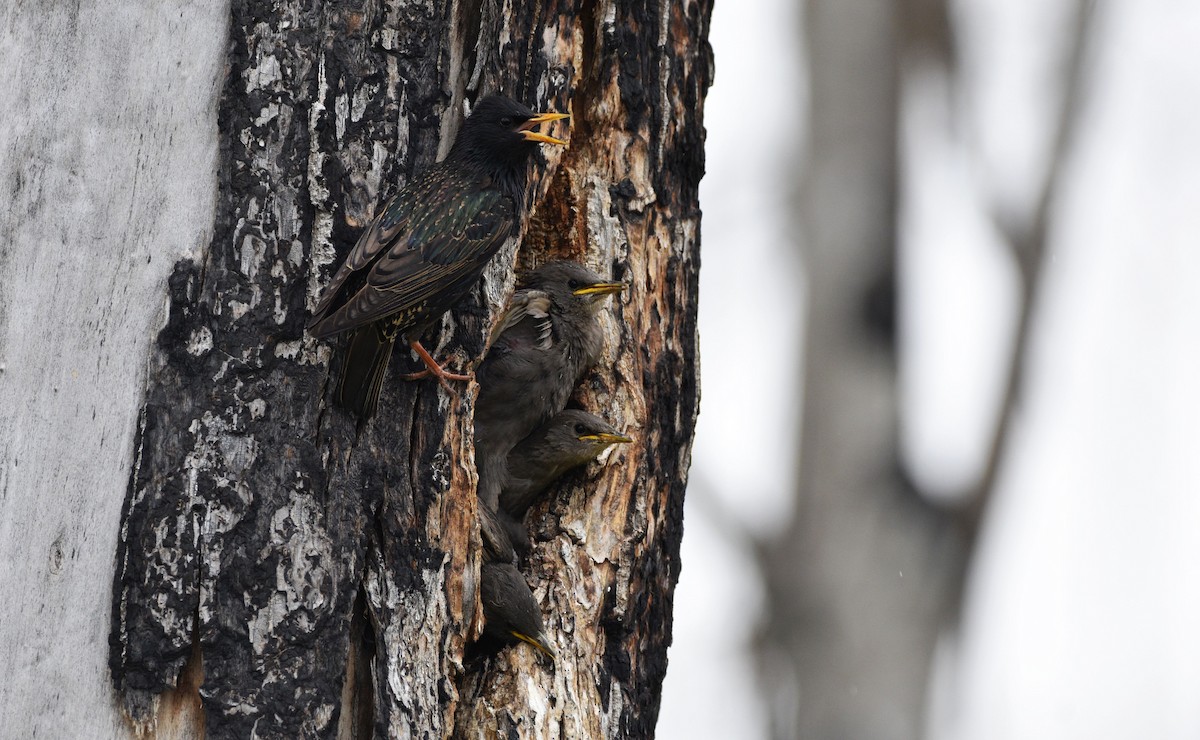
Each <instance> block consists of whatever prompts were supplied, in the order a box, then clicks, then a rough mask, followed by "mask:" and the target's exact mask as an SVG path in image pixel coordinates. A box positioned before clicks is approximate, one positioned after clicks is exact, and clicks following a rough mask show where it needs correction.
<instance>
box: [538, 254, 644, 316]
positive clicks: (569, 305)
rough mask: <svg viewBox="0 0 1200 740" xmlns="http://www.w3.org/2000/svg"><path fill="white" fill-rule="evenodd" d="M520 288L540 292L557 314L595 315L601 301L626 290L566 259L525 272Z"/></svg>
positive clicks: (622, 284) (623, 285)
mask: <svg viewBox="0 0 1200 740" xmlns="http://www.w3.org/2000/svg"><path fill="white" fill-rule="evenodd" d="M518 283H519V284H518V287H519V288H521V289H526V290H527V289H533V290H540V291H542V292H544V293H546V294H547V295H548V296H549V297H550V303H551V306H552V308H551V312H552V313H556V314H558V315H560V316H561V315H571V314H581V313H587V314H595V313H597V312H599V310H600V308H601V307H602V306H603V305H604V299H605V298H607V297H608V296H610V295H613V294H614V293H620V292H621V291H622V290H624V289H625V284H624V283H620V282H615V281H612V280H605V279H604V278H602V277H600V276H599V275H597V274H596V273H595V272H593V271H592V270H591V269H590V268H588V267H586V266H584V265H581V264H579V263H578V262H570V261H567V260H556V261H554V262H547V263H546V264H544V265H542V266H541V267H538V268H537V269H535V270H532V271H530V272H527V273H525V274H524V275H522V276H521V278H520V280H519V281H518Z"/></svg>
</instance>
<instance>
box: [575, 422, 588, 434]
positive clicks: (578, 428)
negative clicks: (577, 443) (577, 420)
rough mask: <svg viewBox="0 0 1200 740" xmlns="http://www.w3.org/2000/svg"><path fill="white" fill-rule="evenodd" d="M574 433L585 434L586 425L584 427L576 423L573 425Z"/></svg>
mask: <svg viewBox="0 0 1200 740" xmlns="http://www.w3.org/2000/svg"><path fill="white" fill-rule="evenodd" d="M575 433H576V434H578V435H580V436H582V435H584V434H587V427H585V426H584V425H582V424H576V425H575Z"/></svg>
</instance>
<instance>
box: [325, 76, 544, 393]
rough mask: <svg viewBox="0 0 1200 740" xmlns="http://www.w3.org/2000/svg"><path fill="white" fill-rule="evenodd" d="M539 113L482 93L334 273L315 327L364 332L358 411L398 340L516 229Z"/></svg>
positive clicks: (351, 374)
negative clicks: (434, 158)
mask: <svg viewBox="0 0 1200 740" xmlns="http://www.w3.org/2000/svg"><path fill="white" fill-rule="evenodd" d="M537 115H538V114H535V113H534V112H533V111H531V110H529V109H528V108H526V107H525V106H523V105H520V104H519V103H516V102H514V101H512V100H508V99H507V98H502V97H499V96H491V97H488V98H484V99H483V100H481V101H480V102H479V103H478V104H477V105H476V106H475V110H474V111H473V112H472V114H471V116H470V117H469V118H467V120H466V121H465V122H464V124H463V127H462V129H461V130H460V131H459V134H458V137H457V138H456V139H455V143H454V146H453V148H452V149H451V150H450V153H449V154H448V155H447V157H446V158H445V159H444V160H442V161H441V162H439V163H437V164H435V165H433V166H432V167H430V168H429V169H428V170H426V171H424V172H423V173H421V174H419V175H417V176H416V177H413V178H412V179H411V180H410V181H409V182H408V184H407V185H406V186H405V187H404V188H403V189H402V190H401V191H400V192H399V193H397V194H396V195H395V196H393V197H392V199H391V200H390V201H388V203H387V205H386V206H385V207H384V208H383V209H381V211H380V212H379V213H378V215H377V216H376V217H375V219H374V221H372V222H371V224H370V226H368V227H367V229H366V231H364V232H363V234H362V236H361V237H360V238H359V240H358V242H357V243H356V244H355V246H354V248H353V249H352V250H351V252H350V254H349V255H348V256H347V257H346V260H345V261H344V262H343V263H342V265H341V267H340V268H339V269H338V271H337V273H335V274H334V276H333V279H332V280H331V281H330V283H329V286H328V287H327V288H326V290H325V293H324V295H323V297H322V299H321V302H320V304H319V305H318V306H317V309H316V311H314V313H313V318H312V321H311V323H310V325H309V329H310V331H311V333H312V334H313V336H315V337H318V338H320V337H327V336H331V335H334V334H338V333H340V332H345V331H351V330H355V331H356V336H355V337H354V339H353V340H352V341H351V344H350V349H349V352H348V355H347V359H346V369H345V371H344V374H343V378H342V385H341V387H340V388H339V399H340V400H341V401H342V402H343V405H346V406H347V407H348V408H351V409H352V410H354V411H356V412H357V413H359V415H360V416H364V417H366V416H370V414H371V412H373V410H374V407H375V403H376V402H377V400H378V395H379V385H380V383H381V382H382V375H383V370H384V369H385V368H386V365H387V359H388V357H389V356H390V354H391V346H392V343H393V342H394V340H395V339H396V338H397V337H405V338H407V339H409V340H412V339H415V338H416V337H417V336H419V334H420V333H421V332H422V331H423V330H424V329H425V328H426V326H427V325H428V324H429V323H431V322H432V321H435V320H436V319H437V318H438V317H440V316H441V315H442V314H443V313H444V312H445V311H447V310H448V309H450V308H452V307H453V306H454V305H455V304H456V303H457V302H458V301H459V300H460V299H461V298H462V296H463V294H464V293H466V291H467V290H469V289H470V288H471V286H473V285H474V284H475V283H476V282H477V281H478V280H479V277H480V275H481V273H482V272H483V268H484V266H485V265H486V264H487V262H488V260H490V259H491V258H492V257H493V256H494V255H495V254H496V252H497V251H499V249H500V247H501V246H502V245H503V244H504V242H505V240H507V239H508V238H509V237H510V236H511V235H512V234H513V233H514V232H515V230H516V229H517V227H518V224H519V223H520V219H521V217H522V214H523V213H524V210H525V203H524V197H525V184H526V180H527V164H528V160H529V157H530V156H531V155H532V153H533V151H534V150H535V149H536V148H537V143H536V140H529V139H528V138H527V137H528V136H529V135H530V134H529V132H528V131H527V130H522V129H521V128H520V127H521V126H522V125H527V124H526V122H528V121H530V120H532V119H533V118H535V116H537ZM514 127H515V128H514ZM550 141H555V140H552V139H551V140H550Z"/></svg>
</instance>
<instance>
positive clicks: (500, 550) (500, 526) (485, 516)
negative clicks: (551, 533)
mask: <svg viewBox="0 0 1200 740" xmlns="http://www.w3.org/2000/svg"><path fill="white" fill-rule="evenodd" d="M479 536H480V539H482V540H483V560H484V562H487V563H511V564H513V565H516V563H517V552H516V549H514V548H515V547H516V546H517V545H518V539H519V541H520V544H521V545H524V544H525V543H526V541H527V540H528V538H529V536H528V534H527V533H526V532H525V528H524V527H522V526H521V525H520V523H518V522H516V521H515V520H514V519H513V518H512V517H511V516H509V515H508V514H505V513H504V512H497V511H495V510H494V509H492V507H490V506H488V505H487V504H485V503H483V502H482V501H480V502H479ZM527 549H528V548H527V547H526V548H523V549H522V551H521V552H522V553H524V552H525V550H527Z"/></svg>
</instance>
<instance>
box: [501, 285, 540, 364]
mask: <svg viewBox="0 0 1200 740" xmlns="http://www.w3.org/2000/svg"><path fill="white" fill-rule="evenodd" d="M527 318H528V319H532V321H531V329H532V332H533V335H534V346H536V347H537V348H538V349H541V350H545V349H550V343H551V335H552V333H553V331H554V325H553V324H552V323H551V321H550V294H549V293H546V292H544V291H541V290H536V289H533V288H529V289H526V290H518V291H517V292H516V293H514V294H513V297H512V300H511V301H509V303H508V308H507V309H505V311H504V315H502V316H501V317H500V320H499V321H497V322H496V328H495V329H494V330H493V331H492V336H491V339H490V340H488V344H489V345H491V344H494V343H495V342H496V341H497V340H498V339H499V338H500V336H501V335H503V334H505V333H506V332H510V331H512V330H514V329H515V328H516V327H517V325H519V324H520V323H521V322H522V321H524V320H525V319H527Z"/></svg>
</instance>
